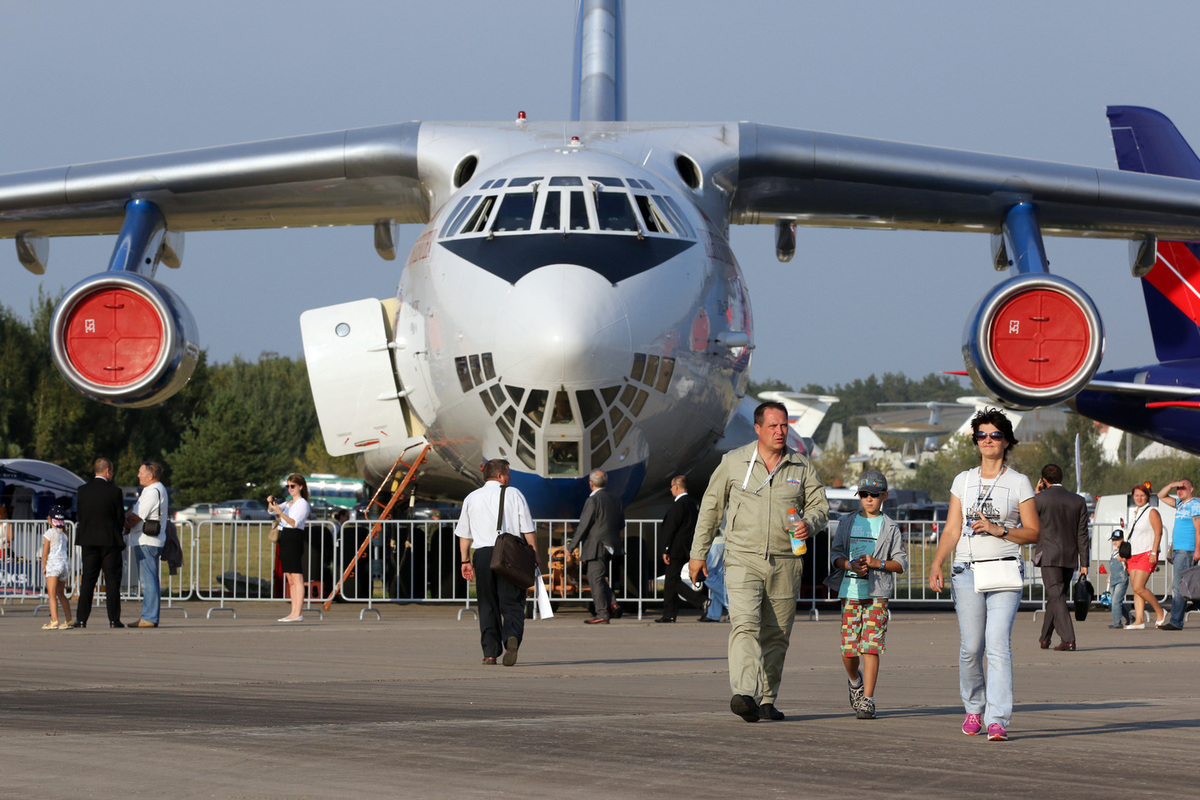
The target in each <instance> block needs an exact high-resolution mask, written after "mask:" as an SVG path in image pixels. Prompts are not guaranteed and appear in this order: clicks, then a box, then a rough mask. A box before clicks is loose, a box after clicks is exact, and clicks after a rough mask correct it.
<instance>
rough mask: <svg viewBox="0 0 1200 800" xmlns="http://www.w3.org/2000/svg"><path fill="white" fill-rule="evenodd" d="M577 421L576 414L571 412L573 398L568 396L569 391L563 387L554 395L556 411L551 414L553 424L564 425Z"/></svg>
mask: <svg viewBox="0 0 1200 800" xmlns="http://www.w3.org/2000/svg"><path fill="white" fill-rule="evenodd" d="M574 421H575V415H574V414H572V413H571V400H570V398H569V397H567V393H566V392H564V391H563V390H562V389H559V390H558V393H557V394H556V395H554V411H553V413H552V414H551V415H550V424H551V425H563V424H567V423H571V422H574Z"/></svg>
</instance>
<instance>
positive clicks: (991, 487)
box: [950, 467, 1033, 561]
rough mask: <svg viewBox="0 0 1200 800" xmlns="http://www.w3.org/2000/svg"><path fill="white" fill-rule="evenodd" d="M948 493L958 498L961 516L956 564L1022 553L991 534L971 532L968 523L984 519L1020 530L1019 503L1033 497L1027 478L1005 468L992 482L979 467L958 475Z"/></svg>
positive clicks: (1014, 544) (1008, 542) (955, 551)
mask: <svg viewBox="0 0 1200 800" xmlns="http://www.w3.org/2000/svg"><path fill="white" fill-rule="evenodd" d="M950 493H951V494H952V495H954V496H955V497H957V498H958V502H959V505H960V506H961V507H962V513H963V518H962V535H961V536H960V537H959V539H958V545H957V547H955V549H954V560H955V561H984V560H986V559H992V558H1006V557H1008V556H1019V555H1020V554H1021V545H1019V544H1017V543H1016V542H1010V541H1009V540H1008V539H1001V538H1000V537H999V536H992V535H991V534H990V533H979V534H977V533H974V531H972V530H971V526H970V524H969V521H970V520H973V519H975V518H976V517H983V518H984V519H988V520H990V521H992V522H994V523H995V524H997V525H1000V526H1001V527H1007V528H1019V527H1021V509H1020V507H1021V503H1023V502H1024V501H1026V500H1028V499H1030V498H1031V497H1033V485H1032V484H1031V483H1030V482H1029V478H1027V477H1025V476H1024V475H1022V474H1021V473H1019V472H1017V471H1016V470H1014V469H1010V468H1008V467H1005V468H1004V469H1003V471H1002V472H1001V473H1000V475H999V477H997V478H996V479H995V480H992V479H990V478H988V479H985V478H983V477H982V476H981V475H980V468H979V467H975V468H974V469H969V470H967V471H966V472H960V473H958V475H957V476H956V477H955V478H954V483H953V485H951V487H950Z"/></svg>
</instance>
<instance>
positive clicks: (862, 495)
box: [858, 492, 881, 499]
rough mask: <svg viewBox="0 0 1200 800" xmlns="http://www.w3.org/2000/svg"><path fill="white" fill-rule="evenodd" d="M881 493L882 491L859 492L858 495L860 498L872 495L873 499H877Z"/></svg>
mask: <svg viewBox="0 0 1200 800" xmlns="http://www.w3.org/2000/svg"><path fill="white" fill-rule="evenodd" d="M880 494H881V492H859V493H858V497H859V499H862V498H864V497H870V498H871V499H876V498H878V497H879V496H880Z"/></svg>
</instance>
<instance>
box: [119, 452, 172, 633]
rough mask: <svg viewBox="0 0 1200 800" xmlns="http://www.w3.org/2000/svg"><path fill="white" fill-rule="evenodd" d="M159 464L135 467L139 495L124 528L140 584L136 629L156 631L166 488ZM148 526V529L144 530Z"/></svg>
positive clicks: (145, 464)
mask: <svg viewBox="0 0 1200 800" xmlns="http://www.w3.org/2000/svg"><path fill="white" fill-rule="evenodd" d="M162 472H163V467H162V464H159V463H158V462H157V461H145V462H143V463H142V465H141V466H140V467H138V483H140V484H141V485H142V493H141V495H139V496H138V501H137V505H135V506H134V507H133V509H132V510H131V511H130V512H129V513H128V514H127V515H126V517H125V528H126V530H127V531H128V532H129V544H130V546H132V547H133V557H134V559H135V560H136V561H137V565H138V578H139V580H140V581H141V583H142V618H141V619H140V620H138V624H137V627H139V628H157V627H158V610H159V606H160V604H161V596H162V589H161V586H160V584H159V577H158V571H159V570H158V564H159V559H160V558H161V557H162V550H163V545H165V544H166V543H167V489H166V487H165V486H163V485H162ZM147 527H149V529H150V530H147Z"/></svg>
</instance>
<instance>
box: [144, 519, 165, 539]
mask: <svg viewBox="0 0 1200 800" xmlns="http://www.w3.org/2000/svg"><path fill="white" fill-rule="evenodd" d="M160 530H162V523H161V522H159V521H158V520H156V519H148V520H145V521H144V522H143V523H142V533H143V534H144V535H146V536H158V532H159V531H160Z"/></svg>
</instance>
